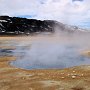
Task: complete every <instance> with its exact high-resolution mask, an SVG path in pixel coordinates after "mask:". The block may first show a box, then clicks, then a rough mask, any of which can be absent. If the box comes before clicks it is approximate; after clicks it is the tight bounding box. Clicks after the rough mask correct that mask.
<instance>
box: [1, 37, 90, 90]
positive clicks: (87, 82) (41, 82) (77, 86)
mask: <svg viewBox="0 0 90 90" xmlns="http://www.w3.org/2000/svg"><path fill="white" fill-rule="evenodd" d="M0 40H3V41H4V40H19V41H22V40H28V39H26V38H22V37H19V38H18V37H0ZM0 48H6V49H8V48H13V49H15V47H9V46H8V47H1V46H0ZM12 60H16V57H8V56H7V57H0V90H90V66H89V65H88V66H84V65H83V66H78V67H72V68H66V69H53V70H49V69H48V70H24V69H19V68H15V67H11V66H10V65H9V62H10V61H12Z"/></svg>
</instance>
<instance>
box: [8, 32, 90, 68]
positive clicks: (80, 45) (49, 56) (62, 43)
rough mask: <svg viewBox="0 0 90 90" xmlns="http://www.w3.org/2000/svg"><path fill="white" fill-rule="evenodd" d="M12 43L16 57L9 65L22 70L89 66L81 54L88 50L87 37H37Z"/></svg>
mask: <svg viewBox="0 0 90 90" xmlns="http://www.w3.org/2000/svg"><path fill="white" fill-rule="evenodd" d="M25 38H27V39H26V40H21V41H20V42H18V41H14V43H15V44H14V46H15V47H16V49H15V50H13V51H12V55H13V56H16V57H17V60H16V61H12V62H10V65H12V66H15V67H18V68H23V69H60V68H68V67H73V66H79V65H88V64H90V58H89V57H86V56H84V55H82V52H83V51H85V50H88V49H89V48H90V43H89V42H88V41H87V40H88V38H89V35H88V36H87V35H85V36H84V35H44V34H43V35H37V36H31V37H29V36H28V37H25Z"/></svg>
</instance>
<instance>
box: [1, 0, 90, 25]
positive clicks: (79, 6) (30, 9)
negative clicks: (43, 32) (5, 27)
mask: <svg viewBox="0 0 90 90" xmlns="http://www.w3.org/2000/svg"><path fill="white" fill-rule="evenodd" d="M0 15H10V16H22V17H28V18H36V19H53V20H58V21H61V22H63V23H66V24H76V25H79V24H81V25H82V26H83V24H84V25H85V24H86V25H88V24H89V22H90V0H0ZM82 22H83V23H82ZM88 26H89V25H88Z"/></svg>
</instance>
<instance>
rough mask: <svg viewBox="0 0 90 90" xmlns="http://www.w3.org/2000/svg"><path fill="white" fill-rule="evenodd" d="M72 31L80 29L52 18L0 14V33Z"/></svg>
mask: <svg viewBox="0 0 90 90" xmlns="http://www.w3.org/2000/svg"><path fill="white" fill-rule="evenodd" d="M56 29H58V30H60V31H67V32H74V31H78V30H79V31H80V28H78V27H76V26H69V25H65V24H63V23H60V22H57V21H54V20H44V21H41V20H36V19H26V18H20V17H9V16H0V34H1V35H2V34H8V33H9V34H10V33H11V34H30V33H33V32H54V31H55V30H56Z"/></svg>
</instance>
